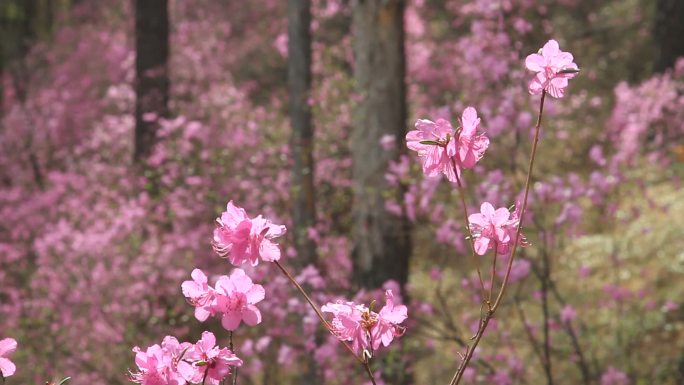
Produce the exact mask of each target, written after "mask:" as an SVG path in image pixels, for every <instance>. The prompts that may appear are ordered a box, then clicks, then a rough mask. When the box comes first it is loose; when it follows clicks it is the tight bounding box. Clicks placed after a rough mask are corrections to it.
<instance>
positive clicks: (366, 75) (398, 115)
mask: <svg viewBox="0 0 684 385" xmlns="http://www.w3.org/2000/svg"><path fill="white" fill-rule="evenodd" d="M403 15H404V2H403V1H401V0H358V1H357V2H356V5H355V6H354V10H353V15H352V33H353V38H354V55H355V63H354V65H355V71H354V77H355V81H356V86H357V92H358V93H359V96H360V97H361V100H360V101H358V105H357V107H356V110H355V116H354V119H355V121H354V127H353V131H352V159H353V179H354V226H355V229H354V280H355V281H356V282H357V283H358V284H360V285H361V286H364V287H369V288H377V287H379V286H381V285H382V284H383V283H384V282H385V281H386V280H388V279H393V280H396V281H398V282H399V283H400V284H401V285H402V286H403V285H404V284H406V282H407V279H408V267H409V263H408V262H409V255H410V253H411V239H410V233H409V230H410V225H409V222H408V220H407V219H406V217H405V216H401V217H397V216H395V215H394V214H391V213H389V212H387V210H386V209H385V201H386V200H387V199H392V200H394V201H397V202H402V201H403V198H402V195H403V191H402V189H401V188H397V187H392V186H389V185H388V184H387V183H386V181H385V173H386V171H387V168H388V164H389V163H390V162H391V161H393V160H396V159H398V157H399V155H400V153H401V152H402V151H403V149H404V147H405V146H404V144H403V140H404V136H405V134H406V116H407V112H406V86H405V84H404V76H405V72H406V59H405V57H404V30H403ZM385 135H392V136H394V137H395V139H396V145H395V148H394V149H391V150H389V151H387V150H385V149H383V148H382V147H381V145H380V138H382V137H383V136H385Z"/></svg>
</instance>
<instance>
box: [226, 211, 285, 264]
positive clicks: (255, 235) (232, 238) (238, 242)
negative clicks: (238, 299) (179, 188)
mask: <svg viewBox="0 0 684 385" xmlns="http://www.w3.org/2000/svg"><path fill="white" fill-rule="evenodd" d="M216 222H217V223H218V226H217V227H216V229H214V241H213V246H214V250H215V251H216V252H217V253H218V254H219V255H221V256H228V259H229V260H230V263H232V264H233V265H235V266H240V265H242V264H243V263H245V262H248V261H249V262H250V263H251V264H252V266H256V265H258V264H259V257H261V259H263V260H264V261H267V262H273V261H277V260H279V259H280V249H279V248H278V244H276V243H274V242H273V241H272V240H273V239H274V238H277V237H280V236H282V235H283V234H285V231H286V228H285V226H282V225H275V224H273V223H271V221H269V220H268V219H265V218H263V217H262V216H261V215H259V216H257V217H256V218H252V219H250V218H249V217H248V216H247V213H246V212H245V210H244V209H243V208H241V207H238V206H236V205H235V204H233V201H230V202H228V205H227V207H226V211H224V212H223V213H222V214H221V217H219V218H217V219H216Z"/></svg>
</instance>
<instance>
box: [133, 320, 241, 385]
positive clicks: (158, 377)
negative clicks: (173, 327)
mask: <svg viewBox="0 0 684 385" xmlns="http://www.w3.org/2000/svg"><path fill="white" fill-rule="evenodd" d="M133 351H134V352H135V364H136V365H137V366H138V371H137V372H131V373H130V378H131V381H133V382H135V383H139V384H143V385H163V384H172V385H184V384H186V383H190V384H200V383H201V384H212V385H218V384H219V383H220V382H221V381H222V380H223V379H225V378H226V377H227V376H228V375H229V374H230V372H231V371H230V367H231V366H241V365H242V360H240V359H239V358H238V357H236V356H235V354H233V352H232V351H230V349H228V348H219V347H218V346H216V337H214V334H212V333H210V332H204V333H202V338H201V339H200V340H199V341H197V343H196V344H191V343H189V342H182V343H179V342H178V340H177V339H176V338H175V337H171V336H166V337H164V340H163V341H162V343H161V346H160V345H158V344H155V345H152V346H150V347H148V348H147V349H146V350H145V351H143V350H142V349H140V348H139V347H137V346H136V347H135V348H133Z"/></svg>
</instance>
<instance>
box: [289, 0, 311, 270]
mask: <svg viewBox="0 0 684 385" xmlns="http://www.w3.org/2000/svg"><path fill="white" fill-rule="evenodd" d="M287 12H288V14H287V18H288V47H287V48H288V76H287V80H288V87H289V93H290V124H291V125H292V142H291V151H292V157H293V160H294V165H293V168H292V218H293V222H294V240H295V248H296V249H297V257H298V258H297V260H298V261H301V262H300V263H301V265H305V264H309V263H314V262H315V261H316V246H315V244H314V243H313V242H312V241H311V240H310V239H309V236H308V229H309V228H310V227H312V226H314V224H315V222H316V204H315V191H314V179H313V178H314V164H313V125H312V123H311V107H310V106H309V97H310V95H311V31H310V25H311V1H310V0H289V2H288V11H287Z"/></svg>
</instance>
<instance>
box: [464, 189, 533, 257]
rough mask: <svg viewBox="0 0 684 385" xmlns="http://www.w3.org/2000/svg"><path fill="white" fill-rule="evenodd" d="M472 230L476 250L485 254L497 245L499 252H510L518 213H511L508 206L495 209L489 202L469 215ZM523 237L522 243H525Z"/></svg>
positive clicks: (516, 226)
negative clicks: (477, 211)
mask: <svg viewBox="0 0 684 385" xmlns="http://www.w3.org/2000/svg"><path fill="white" fill-rule="evenodd" d="M468 221H469V222H470V231H471V233H472V235H473V237H474V238H475V252H476V253H477V254H479V255H485V253H486V252H487V250H490V249H493V248H494V247H495V246H496V249H497V253H499V254H502V255H503V254H508V252H509V249H510V246H511V243H512V242H513V241H514V239H515V236H516V231H517V228H518V223H519V222H520V220H519V218H518V213H517V211H516V212H513V213H511V212H510V211H508V209H507V208H505V207H501V208H498V209H496V210H494V206H492V204H491V203H489V202H484V203H483V204H482V205H481V206H480V212H479V213H476V214H471V215H469V216H468ZM520 237H521V244H523V245H524V242H523V241H522V239H524V238H523V236H522V234H521V235H520Z"/></svg>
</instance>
